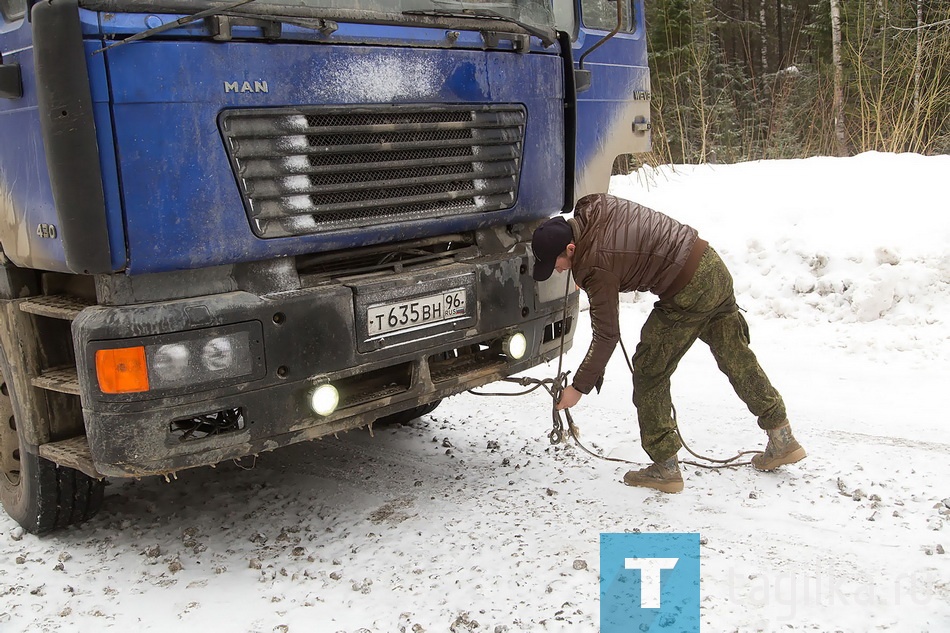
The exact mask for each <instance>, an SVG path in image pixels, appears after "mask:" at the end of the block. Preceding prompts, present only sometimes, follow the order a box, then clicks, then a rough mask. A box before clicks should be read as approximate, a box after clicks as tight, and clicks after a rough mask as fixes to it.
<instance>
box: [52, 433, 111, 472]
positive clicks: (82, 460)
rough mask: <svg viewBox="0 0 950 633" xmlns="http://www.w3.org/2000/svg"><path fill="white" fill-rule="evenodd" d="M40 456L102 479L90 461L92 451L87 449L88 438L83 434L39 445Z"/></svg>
mask: <svg viewBox="0 0 950 633" xmlns="http://www.w3.org/2000/svg"><path fill="white" fill-rule="evenodd" d="M40 457H44V458H46V459H48V460H49V461H51V462H53V463H54V464H58V465H60V466H66V467H68V468H74V469H76V470H78V471H79V472H82V473H85V474H86V475H89V476H90V477H93V478H95V479H103V477H104V476H103V475H102V473H100V472H99V471H98V470H96V466H95V464H93V463H92V453H91V452H90V451H89V440H88V439H86V436H85V435H79V436H76V437H71V438H69V439H68V440H62V441H60V442H50V443H49V444H43V445H42V446H40Z"/></svg>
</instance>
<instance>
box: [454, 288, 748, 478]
mask: <svg viewBox="0 0 950 633" xmlns="http://www.w3.org/2000/svg"><path fill="white" fill-rule="evenodd" d="M570 283H571V276H570V275H567V279H566V283H565V285H564V307H563V310H562V317H561V344H560V349H559V350H558V361H557V373H556V375H555V376H554V378H540V379H539V378H531V377H529V376H523V377H521V378H512V377H509V378H502V381H503V382H510V383H514V384H518V385H520V386H522V387H527V389H525V390H523V391H516V392H479V391H474V390H471V389H470V390H469V393H470V394H472V395H475V396H506V397H507V396H524V395H527V394H529V393H531V392H533V391H536V390H538V389H540V388H543V389H544V390H545V391H547V392H548V394H549V395H550V396H551V432H550V433H548V439H549V440H550V442H551V444H561V443H566V441H567V440H566V438H565V436H564V422H565V420H566V421H567V430H568V433H569V434H570V436H571V438H572V439H573V440H574V442H575V443H576V444H577V446H579V447H580V448H581V450H583V451H584V452H585V453H587V454H588V455H591V456H592V457H596V458H597V459H602V460H604V461H608V462H619V463H621V464H631V465H639V464H638V463H637V462H631V461H630V460H627V459H621V458H619V457H608V456H606V455H601V454H600V453H595V452H594V451H592V450H591V449H589V448H587V446H585V445H584V443H583V442H581V440H580V437H579V432H578V429H577V426H576V425H575V424H574V416H573V415H571V410H570V409H564V419H562V418H561V412H560V411H558V410H557V403H558V402H559V401H560V399H561V393H562V392H563V391H564V389H565V387H567V384H568V383H567V377H568V375H569V374H570V373H571V372H569V371H563V366H564V336H565V334H566V329H567V328H566V327H565V324H566V323H567V305H568V298H569V297H570V290H571V286H570ZM620 349H621V351H623V356H624V360H626V361H627V367H628V368H629V369H630V375H631V376H633V373H634V372H633V363H632V362H631V360H630V355H629V354H627V348H626V346H624V344H623V339H620ZM670 413H671V416H672V418H673V429H674V430H675V431H676V436H677V437H678V438H679V440H680V443H681V444H682V445H683V448H685V449H686V452H688V453H689V454H690V455H692V456H693V457H695V458H696V459H699V460H702V462H696V461H691V460H680V464H689V465H690V466H696V467H699V468H709V469H714V470H715V469H719V468H736V467H738V466H746V465H748V464H751V463H752V461H751V460H748V459H747V460H744V461H739V460H741V459H742V458H743V457H744V456H745V455H755V454H756V453H759V452H760V451H740V452H739V453H737V454H736V455H734V456H732V457H729V458H726V459H716V458H714V457H707V456H705V455H700V454H699V453H697V452H695V451H694V450H693V449H691V448H690V447H689V445H688V444H687V443H686V440H684V439H683V434H682V433H680V428H679V423H678V422H677V420H676V407H672V406H671V411H670ZM704 462H705V463H704Z"/></svg>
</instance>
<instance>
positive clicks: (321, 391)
mask: <svg viewBox="0 0 950 633" xmlns="http://www.w3.org/2000/svg"><path fill="white" fill-rule="evenodd" d="M339 404H340V392H339V391H337V390H336V387H334V386H333V385H329V384H327V385H320V386H319V387H317V388H316V389H314V390H313V392H311V394H310V408H311V409H313V412H314V413H316V414H317V415H324V416H326V415H330V414H331V413H333V412H334V411H336V408H337V406H339Z"/></svg>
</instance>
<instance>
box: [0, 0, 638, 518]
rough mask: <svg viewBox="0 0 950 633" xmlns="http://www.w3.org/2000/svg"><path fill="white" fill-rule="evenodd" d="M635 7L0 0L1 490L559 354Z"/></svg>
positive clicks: (211, 460)
mask: <svg viewBox="0 0 950 633" xmlns="http://www.w3.org/2000/svg"><path fill="white" fill-rule="evenodd" d="M649 108H650V92H649V71H648V68H647V56H646V44H645V39H644V22H643V6H642V0H486V1H481V0H396V1H395V2H392V1H388V2H383V1H382V0H360V1H356V0H242V1H239V2H220V1H205V0H188V1H186V0H0V244H2V253H0V372H2V381H0V500H2V504H3V507H4V509H5V511H6V512H7V514H8V515H9V516H10V517H11V518H12V519H13V520H15V521H16V522H18V523H19V524H20V525H22V526H23V528H24V529H26V530H28V531H30V532H34V533H42V532H45V531H49V530H52V529H55V528H59V527H63V526H66V525H70V524H75V523H80V522H82V521H84V520H87V519H89V518H90V517H91V516H93V515H94V514H95V513H96V512H97V511H98V509H99V508H100V506H101V504H102V499H103V485H104V478H106V477H113V478H123V477H142V476H147V475H166V476H167V475H168V474H172V473H174V472H176V471H178V470H181V469H185V468H192V467H197V466H205V465H213V464H215V463H218V462H221V461H223V460H233V459H239V458H242V457H245V456H248V455H254V454H257V453H259V452H261V451H269V450H273V449H276V448H279V447H281V446H286V445H289V444H292V443H295V442H300V441H303V440H311V439H315V438H318V437H321V436H324V435H327V434H332V433H336V432H339V431H344V430H348V429H353V428H359V427H364V426H367V425H372V424H373V423H376V422H379V421H380V420H383V421H399V420H409V419H412V418H413V417H416V416H419V415H422V414H424V413H426V412H429V411H431V410H433V409H434V408H435V406H437V405H438V403H439V402H440V400H441V399H443V398H446V397H448V396H451V395H453V394H457V393H460V392H462V391H465V390H467V389H471V388H474V387H478V386H480V385H484V384H486V383H489V382H492V381H495V380H499V379H501V378H504V377H507V376H510V375H511V374H514V373H517V372H520V371H523V370H525V369H528V368H530V367H532V366H535V365H537V364H539V363H541V362H544V361H547V360H550V359H552V358H554V357H556V356H557V354H558V351H559V348H560V345H561V339H562V337H563V339H564V344H565V345H567V346H570V343H571V340H572V338H573V334H574V332H573V330H574V328H573V327H572V326H573V324H574V323H575V322H576V318H577V310H578V300H577V292H576V289H575V288H573V287H570V292H567V291H566V290H567V287H568V285H569V284H568V281H567V279H566V278H565V277H564V276H563V275H555V276H554V277H553V278H552V279H551V280H549V281H548V282H544V283H540V284H538V283H535V282H534V281H533V280H532V278H531V271H532V266H533V257H532V254H531V250H530V237H531V234H532V231H533V229H534V228H535V227H536V226H537V225H538V223H539V222H540V221H542V220H543V219H545V218H548V217H550V216H552V215H555V214H557V213H560V212H565V211H569V210H570V209H571V208H572V207H573V203H574V201H575V200H576V199H577V198H579V197H580V196H582V195H584V194H586V193H590V192H596V191H605V190H606V187H607V184H608V180H609V177H610V170H611V165H612V164H613V163H614V159H615V158H616V157H617V156H618V155H621V154H627V153H636V152H642V151H646V150H647V149H648V148H649V143H650V122H649V115H650V110H649Z"/></svg>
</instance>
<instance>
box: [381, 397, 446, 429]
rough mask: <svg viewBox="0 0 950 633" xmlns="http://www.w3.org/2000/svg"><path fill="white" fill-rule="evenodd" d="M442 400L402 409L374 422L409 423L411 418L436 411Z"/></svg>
mask: <svg viewBox="0 0 950 633" xmlns="http://www.w3.org/2000/svg"><path fill="white" fill-rule="evenodd" d="M441 402H442V400H441V399H439V400H436V401H435V402H430V403H429V404H423V405H420V406H418V407H413V408H411V409H407V410H406V411H400V412H399V413H391V414H389V415H387V416H383V417H381V418H379V419H378V420H376V422H374V423H373V424H380V425H383V424H407V423H408V422H410V421H411V420H415V419H416V418H421V417H422V416H424V415H426V414H427V413H432V412H433V411H435V408H436V407H437V406H439V404H440V403H441Z"/></svg>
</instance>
